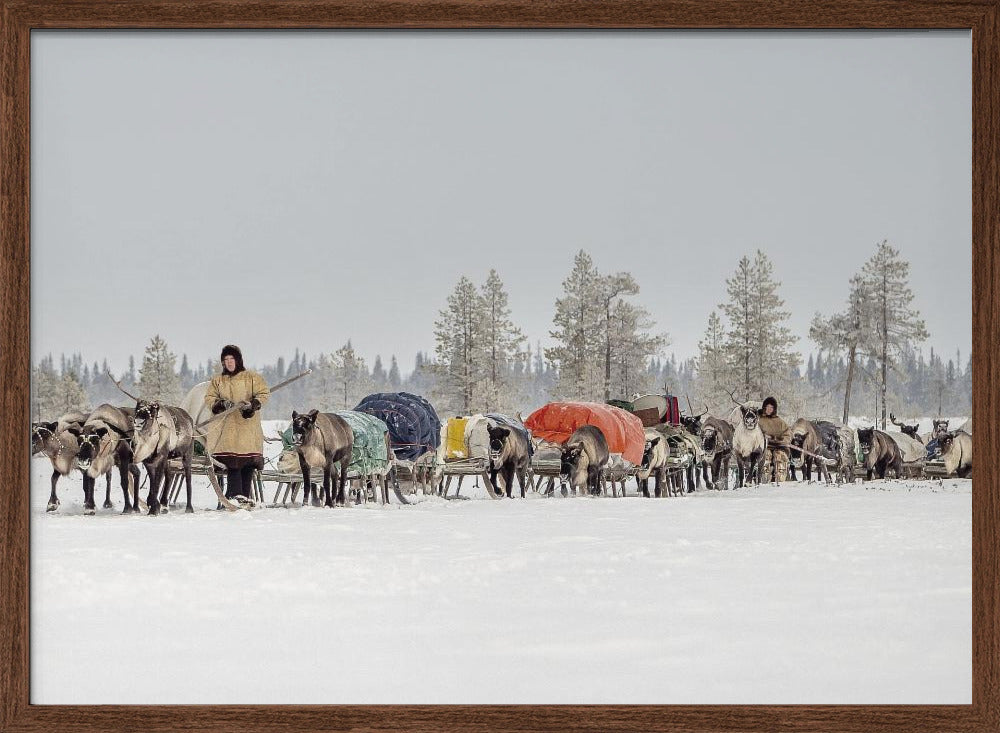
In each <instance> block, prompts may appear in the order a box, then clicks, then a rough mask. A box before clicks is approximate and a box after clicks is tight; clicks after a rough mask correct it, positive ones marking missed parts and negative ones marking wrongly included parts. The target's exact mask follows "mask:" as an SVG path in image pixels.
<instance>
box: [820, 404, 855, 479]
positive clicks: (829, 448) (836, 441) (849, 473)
mask: <svg viewBox="0 0 1000 733" xmlns="http://www.w3.org/2000/svg"><path fill="white" fill-rule="evenodd" d="M813 426H814V427H815V428H816V434H817V435H818V436H819V441H820V444H819V446H818V447H817V448H816V453H817V454H818V455H819V456H820V457H821V458H824V459H826V460H827V461H828V463H827V467H828V468H833V469H834V470H835V471H836V473H837V480H838V481H839V482H840V483H846V484H851V483H854V467H855V466H856V465H857V462H858V458H857V453H856V452H855V450H854V448H855V445H854V444H855V441H854V431H853V430H851V429H850V428H847V427H844V426H843V425H837V424H836V423H832V422H829V421H828V420H816V421H815V422H814V423H813Z"/></svg>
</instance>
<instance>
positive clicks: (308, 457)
mask: <svg viewBox="0 0 1000 733" xmlns="http://www.w3.org/2000/svg"><path fill="white" fill-rule="evenodd" d="M292 445H294V446H295V449H296V450H297V451H298V454H299V468H300V469H301V471H302V487H303V492H304V494H303V497H302V506H306V505H307V504H308V503H309V496H310V492H311V491H312V490H313V489H312V483H311V481H310V472H311V469H313V468H321V469H323V506H327V507H332V506H334V505H335V504H340V505H341V506H343V505H344V504H346V503H347V495H346V487H347V469H348V468H349V467H350V465H351V450H352V449H353V448H354V431H353V430H351V426H350V425H349V424H348V423H347V421H346V420H345V419H344V418H342V417H341V416H340V415H336V414H334V413H332V412H320V411H319V410H310V411H309V412H307V413H304V414H302V413H298V412H292ZM337 464H339V465H340V477H339V481H338V483H337V486H336V491H334V490H333V487H332V486H331V482H332V475H333V469H334V466H335V465H337Z"/></svg>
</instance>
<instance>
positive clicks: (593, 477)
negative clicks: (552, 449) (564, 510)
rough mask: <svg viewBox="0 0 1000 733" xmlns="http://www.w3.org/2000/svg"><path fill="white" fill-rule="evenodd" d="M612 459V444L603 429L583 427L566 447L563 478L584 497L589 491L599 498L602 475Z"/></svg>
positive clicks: (560, 471)
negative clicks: (609, 443)
mask: <svg viewBox="0 0 1000 733" xmlns="http://www.w3.org/2000/svg"><path fill="white" fill-rule="evenodd" d="M609 457H610V451H609V450H608V441H607V439H606V438H605V437H604V433H602V432H601V430H600V428H597V427H595V426H593V425H581V426H580V427H578V428H577V429H576V430H574V431H573V434H572V435H570V436H569V439H568V440H567V441H566V443H565V444H564V445H563V447H562V456H561V462H560V466H559V478H560V480H562V481H568V482H569V485H570V488H572V489H573V490H574V491H575V492H577V493H582V492H583V489H584V487H586V489H587V490H588V492H589V493H591V494H597V495H599V494H600V493H601V471H602V470H603V469H604V466H605V465H607V463H608V458H609ZM564 490H565V489H564Z"/></svg>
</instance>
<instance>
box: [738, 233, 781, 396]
mask: <svg viewBox="0 0 1000 733" xmlns="http://www.w3.org/2000/svg"><path fill="white" fill-rule="evenodd" d="M773 270H774V268H773V266H772V265H771V261H770V259H768V257H767V255H765V254H764V253H763V252H761V251H760V250H757V254H756V256H755V257H754V259H753V261H751V260H750V258H749V257H746V256H744V257H742V258H740V261H739V263H738V264H737V267H736V272H734V273H733V276H732V277H730V278H729V279H728V280H726V293H727V294H728V296H729V300H728V302H726V303H724V304H723V305H722V310H723V313H725V315H726V318H727V320H728V322H729V328H728V331H727V335H726V352H727V355H728V360H729V363H730V369H731V374H732V377H733V381H734V382H735V386H736V388H737V389H738V391H739V392H740V393H741V394H742V395H743V396H744V399H747V400H749V399H750V397H751V395H752V394H755V393H756V394H758V395H760V396H761V397H763V396H765V395H768V394H773V393H775V392H777V391H781V390H788V389H790V388H791V386H792V385H791V382H792V381H793V380H792V379H791V373H792V370H793V369H794V368H795V367H796V366H797V365H798V362H799V355H798V354H797V353H795V352H794V351H792V346H793V344H794V343H795V341H796V339H795V337H794V336H793V335H792V332H791V329H789V328H788V326H787V320H788V317H789V315H790V314H789V313H788V311H786V310H785V309H784V305H785V303H784V300H782V299H781V297H780V296H779V295H778V286H779V283H778V282H777V281H776V280H775V279H774V273H773Z"/></svg>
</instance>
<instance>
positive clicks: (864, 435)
mask: <svg viewBox="0 0 1000 733" xmlns="http://www.w3.org/2000/svg"><path fill="white" fill-rule="evenodd" d="M874 445H875V428H858V446H859V447H860V448H861V453H862V455H865V456H867V455H868V454H869V453H871V452H872V446H874Z"/></svg>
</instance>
